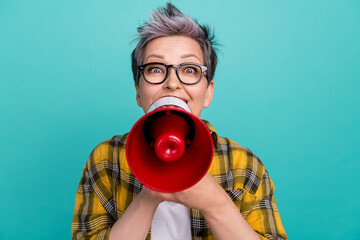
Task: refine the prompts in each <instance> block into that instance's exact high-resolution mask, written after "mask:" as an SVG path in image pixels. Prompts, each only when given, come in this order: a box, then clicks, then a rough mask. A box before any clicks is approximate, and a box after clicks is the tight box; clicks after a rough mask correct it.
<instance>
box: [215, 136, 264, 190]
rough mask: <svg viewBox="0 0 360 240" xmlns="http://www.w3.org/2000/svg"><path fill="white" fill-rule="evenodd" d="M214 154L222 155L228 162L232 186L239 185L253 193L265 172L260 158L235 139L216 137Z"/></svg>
mask: <svg viewBox="0 0 360 240" xmlns="http://www.w3.org/2000/svg"><path fill="white" fill-rule="evenodd" d="M216 155H218V156H224V157H223V159H224V160H226V161H227V162H228V165H229V171H231V174H232V175H233V179H234V187H236V188H237V187H240V188H243V189H245V190H246V191H247V192H249V193H251V194H254V193H255V192H256V191H257V189H258V187H259V185H260V182H261V179H262V178H263V176H264V174H266V169H265V166H264V164H263V163H262V162H261V160H260V159H259V158H258V157H257V156H256V155H255V154H254V153H253V152H252V151H251V150H250V149H248V148H246V147H243V146H241V145H240V144H238V143H236V142H235V141H233V140H231V139H228V138H225V137H218V147H217V150H216Z"/></svg>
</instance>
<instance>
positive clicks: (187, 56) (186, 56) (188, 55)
mask: <svg viewBox="0 0 360 240" xmlns="http://www.w3.org/2000/svg"><path fill="white" fill-rule="evenodd" d="M189 57H194V58H196V59H197V60H199V62H200V59H199V58H198V57H197V56H196V55H195V54H192V53H189V54H185V55H182V56H181V59H184V58H189Z"/></svg>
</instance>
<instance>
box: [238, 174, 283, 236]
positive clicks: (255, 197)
mask: <svg viewBox="0 0 360 240" xmlns="http://www.w3.org/2000/svg"><path fill="white" fill-rule="evenodd" d="M241 212H242V214H243V216H244V217H245V219H246V221H247V222H248V223H249V225H250V226H251V227H252V228H253V229H254V230H255V232H256V233H257V234H258V235H259V237H260V238H261V239H276V240H282V239H284V240H287V239H288V237H287V235H286V233H285V230H284V227H283V225H282V223H281V219H280V214H279V211H278V209H277V206H276V202H275V198H274V184H273V182H272V180H271V178H270V177H269V174H268V172H267V171H265V173H264V174H263V176H262V179H261V182H260V185H259V187H258V189H257V191H256V192H255V194H250V193H248V192H246V191H245V195H244V200H243V203H242V205H241Z"/></svg>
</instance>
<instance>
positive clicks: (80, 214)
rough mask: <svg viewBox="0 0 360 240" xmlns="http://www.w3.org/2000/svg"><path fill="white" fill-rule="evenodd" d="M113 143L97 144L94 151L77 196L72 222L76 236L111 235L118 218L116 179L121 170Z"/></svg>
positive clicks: (96, 236) (85, 167) (99, 236)
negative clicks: (116, 159)
mask: <svg viewBox="0 0 360 240" xmlns="http://www.w3.org/2000/svg"><path fill="white" fill-rule="evenodd" d="M112 152H113V147H112V146H111V144H110V143H109V142H104V143H102V144H100V145H99V146H97V147H96V148H95V149H94V150H93V152H92V153H91V154H90V156H89V158H88V161H87V163H86V165H85V166H84V168H83V174H82V177H81V180H80V183H79V186H78V189H77V192H76V196H75V207H74V214H73V221H72V226H71V233H72V239H90V240H93V239H96V240H100V239H108V237H109V232H110V229H111V227H112V225H113V224H114V223H115V222H116V220H117V214H116V211H117V207H116V202H115V200H114V191H115V190H114V189H115V187H116V185H115V181H114V179H117V175H116V174H114V172H118V170H117V166H114V164H113V163H112V158H111V156H110V155H111V154H110V153H112Z"/></svg>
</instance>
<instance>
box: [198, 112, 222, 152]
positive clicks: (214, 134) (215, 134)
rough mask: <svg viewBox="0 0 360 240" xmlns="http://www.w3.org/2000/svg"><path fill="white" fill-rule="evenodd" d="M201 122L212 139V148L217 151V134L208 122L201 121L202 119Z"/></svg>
mask: <svg viewBox="0 0 360 240" xmlns="http://www.w3.org/2000/svg"><path fill="white" fill-rule="evenodd" d="M202 121H203V123H205V125H206V127H207V128H208V129H209V131H210V135H211V137H212V140H213V143H214V147H215V148H216V149H218V148H219V136H218V134H217V132H216V131H215V128H214V127H213V126H212V125H211V124H210V123H209V122H208V121H206V120H203V119H202Z"/></svg>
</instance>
